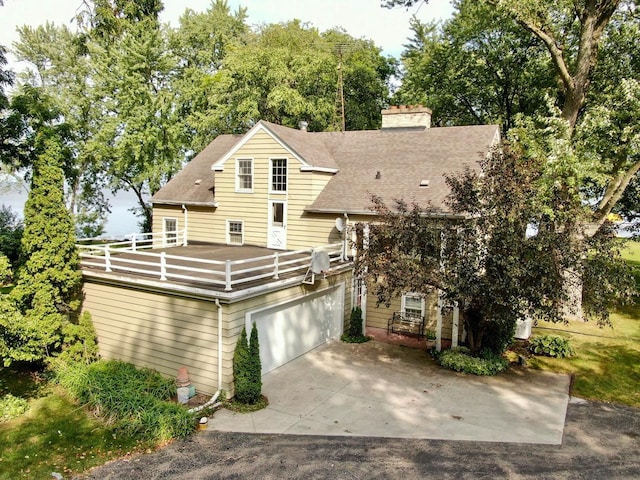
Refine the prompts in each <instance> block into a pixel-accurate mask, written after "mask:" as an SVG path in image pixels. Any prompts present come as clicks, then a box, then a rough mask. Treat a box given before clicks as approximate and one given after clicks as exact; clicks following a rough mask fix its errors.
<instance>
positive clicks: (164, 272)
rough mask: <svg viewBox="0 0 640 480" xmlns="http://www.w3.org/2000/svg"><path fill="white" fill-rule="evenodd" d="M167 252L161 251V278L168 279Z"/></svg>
mask: <svg viewBox="0 0 640 480" xmlns="http://www.w3.org/2000/svg"><path fill="white" fill-rule="evenodd" d="M166 255H167V252H160V280H166V279H167V258H166Z"/></svg>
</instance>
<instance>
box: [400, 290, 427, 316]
mask: <svg viewBox="0 0 640 480" xmlns="http://www.w3.org/2000/svg"><path fill="white" fill-rule="evenodd" d="M402 312H403V313H404V314H405V315H408V316H410V317H418V318H422V317H424V316H425V312H424V296H423V295H420V294H419V293H405V294H403V295H402Z"/></svg>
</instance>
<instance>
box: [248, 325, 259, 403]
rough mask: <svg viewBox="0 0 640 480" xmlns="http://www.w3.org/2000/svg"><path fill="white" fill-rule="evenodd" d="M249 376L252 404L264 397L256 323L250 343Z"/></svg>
mask: <svg viewBox="0 0 640 480" xmlns="http://www.w3.org/2000/svg"><path fill="white" fill-rule="evenodd" d="M249 375H250V385H251V398H252V402H251V403H256V402H257V401H258V400H260V396H261V395H262V364H261V363H260V343H259V341H258V327H257V326H256V324H255V322H254V324H253V326H252V327H251V338H250V342H249Z"/></svg>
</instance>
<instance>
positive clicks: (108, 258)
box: [104, 244, 111, 272]
mask: <svg viewBox="0 0 640 480" xmlns="http://www.w3.org/2000/svg"><path fill="white" fill-rule="evenodd" d="M104 271H105V272H111V251H110V250H109V244H107V245H105V247H104Z"/></svg>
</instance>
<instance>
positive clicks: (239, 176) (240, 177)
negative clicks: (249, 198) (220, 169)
mask: <svg viewBox="0 0 640 480" xmlns="http://www.w3.org/2000/svg"><path fill="white" fill-rule="evenodd" d="M236 192H244V193H251V192H253V159H252V158H238V159H237V160H236Z"/></svg>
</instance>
